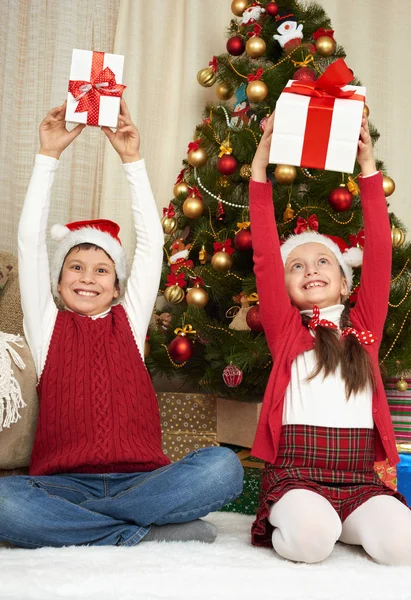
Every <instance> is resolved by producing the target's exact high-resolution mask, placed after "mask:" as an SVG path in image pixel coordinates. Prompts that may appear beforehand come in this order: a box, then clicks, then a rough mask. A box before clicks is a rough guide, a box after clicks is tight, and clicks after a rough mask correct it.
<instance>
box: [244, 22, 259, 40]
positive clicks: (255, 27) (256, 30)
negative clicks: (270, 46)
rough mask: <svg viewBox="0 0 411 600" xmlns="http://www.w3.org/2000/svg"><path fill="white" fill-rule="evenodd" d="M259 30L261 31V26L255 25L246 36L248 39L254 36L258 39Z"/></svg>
mask: <svg viewBox="0 0 411 600" xmlns="http://www.w3.org/2000/svg"><path fill="white" fill-rule="evenodd" d="M261 30H262V27H261V25H259V24H258V23H256V24H255V25H254V29H253V30H252V31H249V32H248V33H247V35H248V37H254V36H257V37H258V36H259V35H260V33H261Z"/></svg>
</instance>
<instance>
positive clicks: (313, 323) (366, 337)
mask: <svg viewBox="0 0 411 600" xmlns="http://www.w3.org/2000/svg"><path fill="white" fill-rule="evenodd" d="M319 325H321V326H322V327H328V328H329V329H338V327H337V325H336V324H335V323H333V322H332V321H328V320H327V319H320V309H319V308H318V306H317V305H314V306H313V316H312V317H311V319H310V321H309V323H308V327H309V329H312V331H315V330H316V329H317V327H318V326H319ZM348 335H354V336H355V337H356V338H357V340H358V341H359V342H360V344H366V345H368V344H373V343H374V342H375V341H376V338H375V336H374V335H373V334H372V333H371V331H366V330H364V331H357V330H356V329H354V327H345V328H344V329H343V330H342V332H341V337H343V338H345V337H347V336H348Z"/></svg>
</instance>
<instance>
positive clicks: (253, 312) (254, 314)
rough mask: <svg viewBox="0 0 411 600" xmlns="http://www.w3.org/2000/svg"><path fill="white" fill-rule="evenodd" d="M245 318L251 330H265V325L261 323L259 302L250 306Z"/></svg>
mask: <svg viewBox="0 0 411 600" xmlns="http://www.w3.org/2000/svg"><path fill="white" fill-rule="evenodd" d="M245 320H246V322H247V325H248V326H249V328H250V329H251V331H264V327H263V326H262V324H261V318H260V307H259V305H258V304H256V305H255V306H252V307H251V308H250V310H249V311H248V312H247V315H246V318H245Z"/></svg>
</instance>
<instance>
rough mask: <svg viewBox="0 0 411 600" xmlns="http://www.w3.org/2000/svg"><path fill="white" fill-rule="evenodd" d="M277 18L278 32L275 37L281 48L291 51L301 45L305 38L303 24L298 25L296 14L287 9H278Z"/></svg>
mask: <svg viewBox="0 0 411 600" xmlns="http://www.w3.org/2000/svg"><path fill="white" fill-rule="evenodd" d="M275 20H276V21H277V23H278V27H277V33H276V34H274V35H273V38H274V39H275V40H277V42H278V43H279V44H280V46H281V48H283V49H284V50H285V51H286V52H289V51H290V50H292V49H293V48H296V47H297V46H300V45H301V40H302V39H303V26H302V24H301V23H300V25H297V19H296V17H295V16H294V14H293V13H292V12H291V11H290V10H287V9H281V10H279V11H278V14H277V16H276V17H275Z"/></svg>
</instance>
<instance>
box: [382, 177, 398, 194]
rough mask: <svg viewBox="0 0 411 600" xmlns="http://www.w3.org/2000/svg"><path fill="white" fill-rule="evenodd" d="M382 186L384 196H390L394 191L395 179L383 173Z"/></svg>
mask: <svg viewBox="0 0 411 600" xmlns="http://www.w3.org/2000/svg"><path fill="white" fill-rule="evenodd" d="M382 187H383V189H384V194H385V195H386V196H391V194H393V193H394V191H395V181H394V180H393V179H391V177H388V175H383V177H382Z"/></svg>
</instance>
